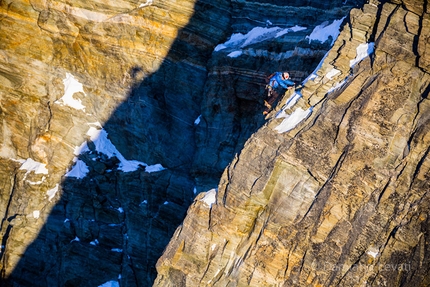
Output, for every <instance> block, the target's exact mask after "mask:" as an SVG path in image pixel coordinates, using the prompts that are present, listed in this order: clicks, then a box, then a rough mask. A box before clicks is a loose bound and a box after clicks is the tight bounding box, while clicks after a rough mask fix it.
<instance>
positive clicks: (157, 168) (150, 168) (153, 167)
mask: <svg viewBox="0 0 430 287" xmlns="http://www.w3.org/2000/svg"><path fill="white" fill-rule="evenodd" d="M165 169H166V168H164V167H163V166H162V165H161V164H159V163H157V164H153V165H148V166H146V167H145V171H146V172H147V173H151V172H157V171H162V170H165Z"/></svg>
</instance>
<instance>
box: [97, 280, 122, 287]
mask: <svg viewBox="0 0 430 287" xmlns="http://www.w3.org/2000/svg"><path fill="white" fill-rule="evenodd" d="M98 287H119V283H118V281H114V280H112V281H108V282H106V283H104V284H102V285H99V286H98Z"/></svg>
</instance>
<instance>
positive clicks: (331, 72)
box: [325, 68, 340, 80]
mask: <svg viewBox="0 0 430 287" xmlns="http://www.w3.org/2000/svg"><path fill="white" fill-rule="evenodd" d="M337 74H340V71H339V70H338V69H335V68H333V69H331V70H330V71H329V72H328V73H327V74H326V75H325V76H326V77H327V78H328V79H330V80H332V79H333V77H334V76H336V75H337Z"/></svg>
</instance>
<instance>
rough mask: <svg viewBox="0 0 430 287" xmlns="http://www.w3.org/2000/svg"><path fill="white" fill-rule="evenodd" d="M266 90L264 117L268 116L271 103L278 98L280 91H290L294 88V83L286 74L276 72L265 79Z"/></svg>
mask: <svg viewBox="0 0 430 287" xmlns="http://www.w3.org/2000/svg"><path fill="white" fill-rule="evenodd" d="M267 79H268V80H267V82H268V83H267V85H266V89H267V90H268V94H267V98H268V99H267V101H264V105H265V106H266V110H265V111H264V112H263V114H264V115H266V114H268V113H269V111H270V110H271V109H272V105H273V103H274V102H275V101H276V100H277V98H278V97H279V92H278V91H279V90H280V89H291V88H292V87H294V86H295V83H294V82H293V81H292V80H290V74H288V73H287V72H276V73H273V74H271V75H270V76H269V77H267Z"/></svg>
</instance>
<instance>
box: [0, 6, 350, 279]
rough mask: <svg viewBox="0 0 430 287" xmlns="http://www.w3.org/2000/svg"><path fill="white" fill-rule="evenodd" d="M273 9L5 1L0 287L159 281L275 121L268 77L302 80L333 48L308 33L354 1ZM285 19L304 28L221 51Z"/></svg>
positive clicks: (0, 51) (0, 71) (0, 64)
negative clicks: (235, 36) (191, 210)
mask: <svg viewBox="0 0 430 287" xmlns="http://www.w3.org/2000/svg"><path fill="white" fill-rule="evenodd" d="M273 4H274V3H261V4H259V3H256V2H245V1H232V2H229V1H217V2H216V3H212V2H208V1H179V2H171V1H150V0H148V1H144V2H135V1H134V2H133V1H131V2H130V1H129V2H127V1H122V2H118V3H117V2H115V3H113V2H109V1H73V3H71V2H70V1H69V2H64V1H29V2H28V1H3V2H1V4H0V9H1V10H0V13H1V17H0V19H1V26H0V33H1V35H2V41H1V43H0V55H1V57H0V78H1V81H0V86H1V87H0V93H1V114H0V117H1V121H0V122H1V124H2V126H1V129H0V130H1V135H2V136H1V137H0V139H1V150H0V155H1V159H0V161H1V164H0V178H1V183H2V192H1V198H2V200H1V203H0V211H1V213H2V222H1V231H0V235H1V238H2V249H1V270H2V279H3V280H2V282H1V283H2V284H4V285H12V286H28V285H32V286H37V285H39V286H98V285H100V284H103V283H105V282H110V284H119V283H121V285H122V286H148V285H151V283H152V281H153V279H154V278H155V267H154V266H155V262H156V260H157V259H158V257H159V256H160V255H161V253H162V250H163V249H164V247H165V245H166V244H167V242H168V239H169V238H170V236H171V235H172V234H173V232H174V229H175V228H176V227H177V226H178V225H179V224H180V222H181V221H182V219H183V217H184V215H185V212H186V209H187V208H188V206H189V204H190V203H191V202H192V199H193V197H194V196H195V193H196V192H199V191H201V190H208V189H209V188H211V187H214V186H215V185H216V184H217V183H218V181H219V177H220V176H221V173H222V171H223V169H224V168H225V167H226V166H227V164H228V163H229V162H230V161H231V159H232V158H233V156H234V154H235V153H236V152H238V151H240V150H241V148H242V147H243V144H244V142H245V140H246V139H247V138H248V137H249V136H250V135H251V134H252V133H253V132H255V131H256V130H257V129H258V128H259V127H260V126H261V125H262V124H263V123H264V118H263V116H262V115H261V108H262V106H263V105H262V101H263V97H264V92H263V91H264V76H265V74H268V73H271V72H273V71H274V70H278V69H286V68H288V69H289V70H291V72H292V74H294V77H295V80H296V81H300V80H302V79H303V78H304V77H305V76H306V75H307V74H308V73H309V72H310V71H312V70H313V69H314V67H315V65H316V64H317V63H318V62H319V60H320V59H321V58H322V57H323V55H324V54H325V53H326V51H327V50H328V49H329V47H330V44H331V43H330V41H328V42H326V43H319V42H318V41H316V42H315V41H309V40H308V39H306V36H307V35H309V34H310V33H311V32H312V30H313V28H314V27H315V26H317V25H320V24H321V23H323V22H325V21H327V23H330V22H331V21H333V20H335V19H336V20H338V19H341V18H342V17H344V16H345V14H346V12H347V11H348V10H349V9H350V8H351V6H354V5H355V4H356V3H355V2H352V1H348V2H347V3H343V4H342V3H340V2H336V3H335V2H333V4H334V5H331V6H330V10H322V9H320V8H321V7H320V4H318V3H316V2H315V3H314V2H309V3H307V4H306V5H308V6H306V7H293V6H299V5H298V2H297V1H296V2H294V3H291V4H288V3H281V2H278V3H276V5H273ZM282 5H293V6H288V7H283V6H282ZM332 8H333V9H332ZM303 11H305V13H304V12H303ZM287 12H288V17H286V15H287V14H285V13H287ZM305 14H307V16H306V17H305V16H301V15H305ZM310 15H311V17H309V16H310ZM232 16H233V17H232ZM293 16H294V17H296V18H294V17H293ZM261 19H267V20H269V21H266V20H264V21H263V23H262V22H261ZM270 22H272V24H270ZM267 25H268V26H267ZM278 25H280V26H282V28H289V27H290V28H291V27H293V26H295V25H303V27H304V30H301V31H297V32H294V33H288V34H287V35H283V36H282V37H278V38H276V39H267V41H265V43H261V42H260V43H259V44H258V43H254V44H252V45H249V46H247V47H245V48H244V49H243V51H242V52H243V55H244V57H238V58H231V57H228V56H227V55H228V54H229V53H230V52H231V51H228V49H227V50H223V51H221V52H217V53H215V54H213V55H211V53H212V51H213V50H214V47H215V45H216V44H218V43H220V42H224V41H226V40H227V37H228V36H229V35H231V33H237V32H240V33H247V32H249V31H251V30H252V29H253V28H255V26H259V27H268V28H270V27H272V28H273V27H276V26H278ZM269 26H270V27H269ZM279 29H281V28H279ZM296 47H298V48H297V49H296ZM196 119H198V120H200V123H198V121H197V120H196ZM30 243H31V244H30ZM29 244H30V245H29ZM5 278H8V279H7V280H8V281H6V280H5Z"/></svg>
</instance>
